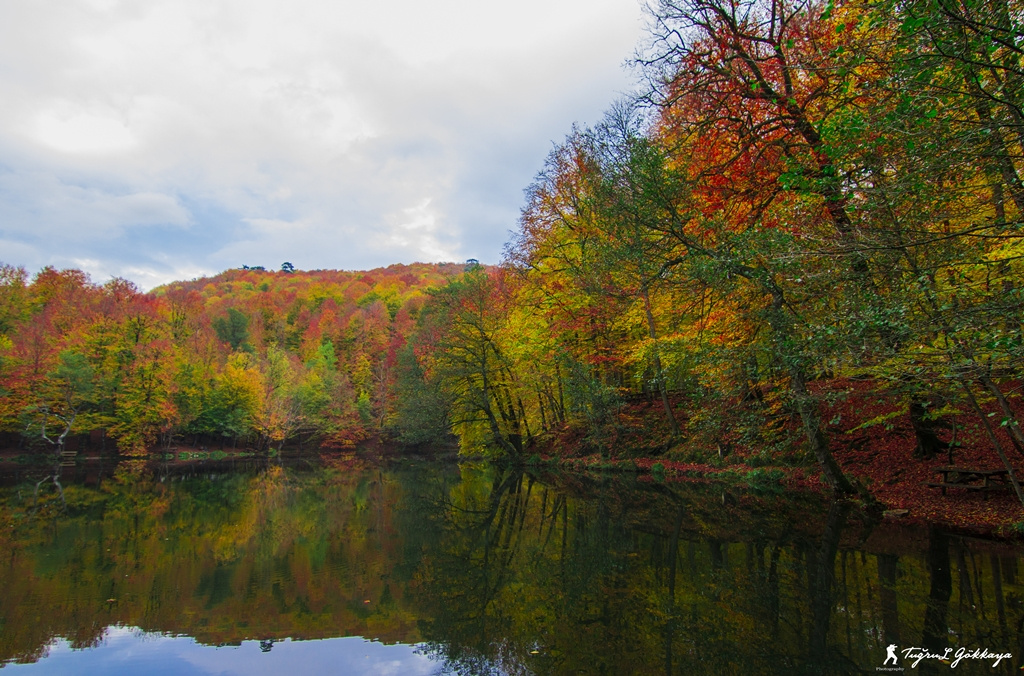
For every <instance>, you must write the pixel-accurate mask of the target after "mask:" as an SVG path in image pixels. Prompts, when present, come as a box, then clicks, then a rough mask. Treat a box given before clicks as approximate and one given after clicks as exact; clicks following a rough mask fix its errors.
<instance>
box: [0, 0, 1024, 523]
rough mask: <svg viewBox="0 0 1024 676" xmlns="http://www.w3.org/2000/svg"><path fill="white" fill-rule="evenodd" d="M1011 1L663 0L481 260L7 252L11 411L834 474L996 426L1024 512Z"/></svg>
mask: <svg viewBox="0 0 1024 676" xmlns="http://www.w3.org/2000/svg"><path fill="white" fill-rule="evenodd" d="M1022 20H1024V6H1022V5H1021V4H1020V3H1019V1H1018V0H874V1H871V2H833V1H829V2H822V1H820V0H807V1H802V0H798V1H796V2H789V1H787V0H732V1H729V0H661V1H660V2H658V3H656V4H653V5H652V8H651V10H650V16H649V26H648V32H647V36H646V38H645V41H644V43H643V44H642V45H641V46H640V47H639V48H638V50H637V54H636V57H635V65H636V68H637V72H638V73H639V74H640V75H641V77H642V81H643V84H642V85H641V86H640V88H639V89H638V93H637V94H636V95H635V96H632V97H629V98H626V99H623V100H621V101H619V102H617V103H614V104H613V105H611V107H610V110H609V112H608V113H607V115H606V117H605V119H604V120H603V121H602V122H601V123H599V124H596V125H594V126H592V127H576V128H574V129H573V130H572V131H571V133H569V135H568V136H567V137H566V138H565V139H564V141H562V142H561V143H560V144H558V145H557V146H556V147H555V149H554V150H553V151H552V152H551V154H550V155H549V157H548V158H547V160H546V162H545V163H544V165H543V168H542V170H541V171H540V172H539V174H538V175H537V178H536V180H535V181H534V183H533V184H532V185H530V186H529V188H528V189H527V191H526V202H525V205H524V207H523V209H522V214H521V218H520V221H519V224H518V227H517V229H516V231H515V233H514V235H513V237H512V239H511V240H510V241H509V243H508V244H507V246H506V250H505V255H504V259H503V261H502V262H501V264H500V265H495V266H482V265H478V264H475V262H470V263H468V264H466V265H463V264H415V265H409V266H397V265H396V266H391V267H389V268H386V269H379V270H374V271H370V272H365V273H355V272H330V271H313V272H302V271H296V270H295V269H294V268H293V267H292V266H291V265H290V264H285V265H284V266H282V269H281V270H280V271H268V270H264V269H262V268H259V267H258V266H257V268H254V269H253V268H250V269H236V270H229V271H227V272H225V273H222V274H221V275H218V276H216V277H213V278H209V279H200V280H194V281H191V282H179V283H174V284H170V285H167V286H164V287H160V288H158V289H155V290H154V291H152V292H150V293H142V292H140V291H139V290H138V289H136V288H135V287H133V286H132V285H131V284H130V283H128V282H125V281H124V280H119V279H114V280H111V281H109V282H107V283H105V284H94V283H92V282H91V281H90V280H89V279H88V278H87V276H86V275H84V274H83V273H81V272H79V271H75V270H55V269H45V270H43V271H41V272H39V273H38V274H36V275H35V276H34V277H32V278H31V279H30V278H29V276H28V274H27V273H26V271H25V270H23V269H21V268H17V267H14V266H5V267H4V268H3V269H2V271H0V390H2V396H0V426H2V430H3V431H4V432H5V433H7V434H8V441H9V442H10V443H11V444H17V445H19V446H21V447H25V446H34V447H36V448H40V449H44V450H45V449H50V450H51V451H53V452H59V451H60V450H63V449H64V447H65V445H66V444H67V443H68V442H69V441H70V440H72V439H88V440H89V443H92V444H95V443H103V440H104V439H106V438H108V437H109V438H110V439H111V440H113V442H116V444H117V446H118V447H119V448H120V449H122V450H123V451H126V452H145V451H146V449H150V448H154V447H157V446H158V445H159V446H162V447H163V448H171V447H174V446H176V445H178V444H182V445H189V446H196V447H203V446H207V447H218V448H224V447H232V448H238V447H242V448H252V449H256V450H268V449H280V448H281V447H282V445H284V444H295V445H298V446H303V445H305V444H309V445H310V446H315V447H325V448H346V447H353V446H356V445H357V444H359V443H360V442H362V441H365V440H367V439H371V438H379V439H388V440H394V441H398V442H400V443H404V444H407V445H417V444H425V443H437V442H443V441H444V440H445V439H446V438H449V435H450V434H454V435H455V437H456V438H457V439H458V442H459V445H460V448H461V449H462V450H464V451H466V452H468V453H474V454H479V453H483V452H486V453H490V454H492V455H496V456H502V457H508V458H512V459H516V460H519V461H527V460H529V459H531V458H536V457H539V456H541V455H549V454H556V455H557V454H559V453H562V454H565V453H567V452H569V451H568V450H567V449H570V450H572V452H574V453H575V452H577V450H578V451H579V452H581V453H582V452H592V453H597V454H599V455H600V456H601V457H604V458H615V457H621V456H623V455H625V456H629V455H630V454H632V455H634V456H664V457H666V458H679V459H685V460H693V461H706V460H709V459H712V460H713V459H718V460H721V459H723V458H726V457H728V456H730V455H731V454H734V455H737V456H740V455H743V456H748V457H749V456H750V455H756V456H757V458H759V460H758V462H760V463H762V464H765V465H769V464H775V463H781V462H786V463H790V462H803V461H805V460H810V462H812V463H814V466H815V467H816V471H820V473H821V478H822V481H823V482H824V484H825V485H826V486H827V487H828V488H830V489H831V490H832V491H834V492H836V493H840V494H848V493H853V492H854V491H855V490H856V486H855V485H854V482H852V481H851V479H850V477H849V476H848V472H847V471H844V468H843V466H842V465H841V463H840V462H838V461H837V460H836V457H835V449H836V441H835V438H834V437H836V436H837V435H839V434H848V433H851V432H857V433H864V434H867V435H869V436H870V435H872V434H874V435H878V436H882V435H885V434H886V433H887V432H890V431H892V430H893V429H903V430H906V432H907V434H908V435H909V436H910V437H911V438H910V440H909V444H908V447H907V449H906V452H907V454H908V455H910V454H913V455H914V456H915V457H918V458H923V459H931V458H934V457H937V456H939V455H943V454H946V453H950V454H951V453H952V452H953V450H952V449H953V448H954V447H959V446H962V445H964V443H965V440H968V439H971V440H973V442H972V443H974V444H975V445H982V446H984V448H985V449H986V450H985V452H986V453H989V454H991V458H992V462H993V463H994V464H997V465H1000V466H1004V467H1006V468H1007V470H1008V471H1009V476H1010V480H1011V483H1012V484H1013V486H1014V488H1015V490H1016V493H1017V495H1018V497H1019V499H1020V501H1021V502H1022V503H1024V492H1021V489H1020V486H1019V484H1018V483H1017V480H1016V478H1015V475H1014V472H1013V467H1012V465H1013V463H1012V456H1016V457H1017V458H1018V459H1019V457H1020V454H1024V432H1022V430H1021V427H1020V423H1019V417H1020V414H1021V412H1020V403H1019V398H1020V386H1021V382H1022V380H1021V366H1022V357H1024V341H1022V323H1021V320H1022V318H1024V314H1022V301H1024V266H1022V260H1021V258H1022V255H1024V241H1022V222H1021V214H1024V183H1022V179H1021V172H1022V170H1024V165H1022V163H1024V156H1022V153H1024V40H1022V35H1024V29H1022ZM842 401H846V402H847V404H845V408H844V406H842V405H837V403H841V402H842ZM850 402H853V403H850ZM857 402H861V403H863V404H864V405H863V406H862V405H861V404H860V403H857ZM866 402H871V406H870V407H869V406H868V405H867V403H866ZM871 407H873V408H871ZM868 408H871V411H872V414H871V415H863V413H864V411H865V410H867V409H868ZM851 410H852V411H854V412H857V413H858V414H861V415H859V417H858V418H857V424H856V425H855V426H853V427H851V425H850V424H849V422H850V421H849V417H850V411H851ZM844 411H845V415H846V416H847V419H846V420H844V419H843V415H844ZM830 412H831V413H830ZM829 416H831V417H829ZM969 431H970V433H969ZM971 434H973V436H970V435H971ZM9 445H10V444H9ZM893 469H895V468H888V469H887V471H889V470H893Z"/></svg>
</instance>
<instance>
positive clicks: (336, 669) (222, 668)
mask: <svg viewBox="0 0 1024 676" xmlns="http://www.w3.org/2000/svg"><path fill="white" fill-rule="evenodd" d="M288 671H291V672H292V673H295V674H354V675H355V676H363V675H366V676H369V675H372V676H392V675H394V676H405V675H406V674H409V675H411V676H418V675H423V676H426V675H427V674H438V673H442V672H443V671H444V670H443V668H442V667H441V665H440V664H438V663H437V662H434V661H432V660H430V659H429V658H428V657H426V656H424V655H421V654H419V653H418V652H417V648H416V646H411V645H405V644H401V643H399V644H395V645H384V644H383V643H377V642H376V641H368V640H366V639H363V638H359V637H347V638H332V639H324V640H318V641H291V640H284V641H281V642H275V643H274V645H273V648H272V649H271V650H270V651H269V652H262V651H261V650H260V643H259V641H244V642H242V645H240V646H225V647H221V648H218V647H214V646H206V645H200V644H198V643H196V642H195V641H194V640H193V639H191V638H189V637H185V636H162V635H160V634H146V633H143V632H141V631H139V630H138V629H132V628H126V627H110V628H109V629H107V633H106V638H105V639H104V641H103V643H101V644H100V645H99V646H97V647H96V648H90V649H88V650H73V649H72V648H71V647H70V646H69V645H68V643H67V641H64V640H63V639H60V640H58V641H56V642H54V644H53V645H51V646H50V648H49V654H48V656H46V657H44V658H43V659H41V660H39V661H38V662H36V663H34V664H6V665H3V672H0V673H4V674H8V673H10V674H18V673H29V674H62V675H63V674H90V676H91V675H93V674H99V675H102V674H131V675H132V676H137V675H138V674H146V676H159V675H160V674H216V675H217V676H236V675H237V676H258V675H259V674H283V673H287V672H288Z"/></svg>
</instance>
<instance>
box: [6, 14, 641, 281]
mask: <svg viewBox="0 0 1024 676" xmlns="http://www.w3.org/2000/svg"><path fill="white" fill-rule="evenodd" d="M640 24H641V21H640V9H639V6H638V5H637V4H634V2H633V0H523V1H521V2H518V3H480V2H470V1H468V0H437V1H436V2H431V3H424V2H413V1H411V0H407V1H402V2H399V1H397V0H396V1H394V2H390V3H386V4H380V3H364V2H337V3H324V2H320V1H319V0H296V1H295V2H291V3H286V4H285V3H279V2H270V1H269V0H79V1H78V2H62V3H56V2H46V1H44V0H8V2H5V3H3V4H2V5H0V90H2V91H4V92H5V104H4V106H2V107H0V239H2V240H7V241H10V242H12V243H16V244H19V246H20V247H21V248H20V249H18V248H11V249H9V250H6V251H9V252H10V253H6V254H0V258H2V257H3V256H5V255H6V256H8V257H10V256H12V255H15V252H20V253H19V254H18V255H27V256H28V258H26V259H24V260H13V261H11V262H13V263H19V264H25V265H27V266H29V267H35V266H38V265H40V264H46V263H50V262H52V261H54V260H69V259H70V258H72V257H77V258H79V259H90V260H94V261H97V265H98V266H99V267H98V268H97V270H98V269H100V268H102V269H103V270H119V271H131V273H130V274H133V275H137V277H136V280H137V281H139V283H140V284H143V285H146V283H145V282H143V281H142V280H143V279H147V280H148V279H156V278H161V277H162V275H165V274H172V273H175V274H176V273H177V272H178V271H182V270H203V271H207V270H216V269H219V268H220V267H223V266H229V265H240V264H242V263H246V264H264V265H268V266H270V265H274V266H276V265H277V264H279V263H280V260H291V261H293V262H295V263H296V265H299V266H300V267H306V268H311V267H345V268H360V267H371V266H374V265H381V264H387V263H390V262H402V261H406V262H408V261H412V260H417V259H419V260H437V259H440V258H456V259H457V258H464V257H469V256H472V257H476V258H481V259H483V260H491V261H494V260H497V259H498V257H499V256H500V250H501V246H502V244H503V242H504V240H505V238H506V233H507V231H508V230H509V229H510V228H512V227H514V224H515V217H516V215H517V214H518V209H519V206H520V201H521V199H522V197H521V196H522V189H523V188H524V187H525V185H526V184H527V183H528V182H529V180H530V178H531V177H532V175H533V174H534V172H535V171H536V170H537V169H538V168H539V167H540V166H541V164H542V162H543V159H544V155H545V154H546V153H547V151H548V149H549V148H550V147H551V143H552V141H554V140H557V139H559V138H561V136H562V135H563V134H564V133H565V132H566V131H568V129H569V127H570V125H571V124H572V123H573V122H574V121H576V120H580V119H582V120H583V121H584V122H590V121H594V120H596V119H597V117H598V116H599V114H600V112H601V111H602V110H603V109H604V108H605V107H607V106H608V105H609V104H610V103H611V101H612V100H613V99H614V98H615V97H616V95H617V92H619V91H621V90H623V89H626V88H627V87H628V82H629V78H628V75H627V74H626V73H625V72H624V71H623V70H622V69H621V68H620V64H621V63H622V62H623V61H624V59H625V58H626V57H627V56H628V55H629V54H630V53H631V51H632V47H633V44H634V43H635V41H636V39H637V37H638V35H639V28H640ZM42 236H47V237H50V241H49V242H48V243H47V246H46V247H43V246H42V244H41V241H40V237H42ZM26 249H29V250H32V251H36V252H37V254H35V257H32V254H29V253H27V252H26ZM42 251H46V253H45V255H44V254H41V253H38V252H42ZM278 259H280V260H278ZM303 259H307V260H308V263H305V264H300V262H299V261H301V260H303ZM95 274H96V273H94V276H95ZM118 274H120V273H118Z"/></svg>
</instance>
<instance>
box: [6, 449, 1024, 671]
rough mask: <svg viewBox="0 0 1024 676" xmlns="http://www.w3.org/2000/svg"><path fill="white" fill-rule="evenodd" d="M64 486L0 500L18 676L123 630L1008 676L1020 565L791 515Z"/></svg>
mask: <svg viewBox="0 0 1024 676" xmlns="http://www.w3.org/2000/svg"><path fill="white" fill-rule="evenodd" d="M64 485H65V497H66V499H67V503H68V507H67V510H66V511H63V510H62V509H61V505H60V503H59V500H58V498H57V497H56V496H55V495H54V496H50V497H49V498H47V497H46V496H43V498H42V499H41V500H40V501H38V502H36V501H34V500H33V498H32V495H31V490H30V489H31V486H32V483H31V478H30V477H22V478H20V483H18V484H16V485H12V486H9V487H7V488H5V489H3V492H2V499H3V501H4V508H3V510H2V512H0V557H2V559H0V585H2V588H3V589H4V590H5V593H4V594H3V596H2V597H0V660H2V661H7V662H13V663H20V664H24V665H25V666H24V667H19V670H20V669H22V668H24V669H26V670H34V669H51V670H52V669H53V668H54V667H53V666H52V665H56V664H58V662H59V663H60V664H62V665H63V664H65V663H67V662H65V660H70V661H71V662H70V663H74V664H77V665H78V666H77V667H76V668H75V670H76V671H88V672H89V673H113V672H114V671H115V670H114V669H113V667H111V666H110V664H112V663H109V664H107V666H104V664H105V663H103V662H102V660H100V659H99V656H101V655H107V654H112V653H110V647H111V644H112V642H114V641H113V640H112V638H111V637H112V636H115V637H116V641H117V642H125V641H132V640H136V641H141V640H143V639H140V638H132V637H137V635H141V632H155V633H156V634H157V635H162V636H164V638H161V639H160V640H159V641H155V640H154V639H146V640H149V641H150V646H151V647H152V645H153V644H155V643H160V642H161V641H162V642H164V643H166V645H167V646H169V647H168V650H170V651H171V653H174V654H177V653H175V652H174V651H178V652H179V653H180V652H182V650H179V648H180V646H181V645H184V644H183V643H181V642H183V641H184V642H186V643H187V644H188V645H189V646H191V647H190V648H189V649H188V650H186V651H184V652H189V654H195V655H198V654H205V652H206V651H210V650H213V648H212V646H221V647H222V648H221V649H220V650H221V651H222V652H223V651H224V650H225V649H226V648H224V647H225V646H240V647H239V648H237V649H236V653H235V654H237V655H240V654H243V653H244V654H245V655H247V656H250V654H251V656H250V657H247V658H246V659H247V660H248V659H254V660H255V661H256V662H258V661H259V658H260V657H261V656H268V655H272V654H273V655H277V654H280V653H281V652H282V651H281V650H279V649H280V648H282V647H283V646H287V650H288V651H289V654H290V655H291V657H290V661H291V663H292V664H294V665H295V666H299V667H300V666H301V665H303V664H306V665H307V666H309V667H310V668H312V669H313V670H314V671H315V670H317V668H316V667H315V665H314V662H315V661H316V660H318V659H320V657H318V656H322V655H324V654H328V653H331V652H332V651H336V652H337V655H338V658H337V659H339V660H340V659H342V658H343V654H344V649H343V646H352V645H363V644H367V645H375V646H382V647H383V648H387V649H388V650H391V651H399V652H397V653H395V654H396V655H397V654H401V655H402V656H403V657H402V658H401V659H399V658H397V657H396V658H395V659H397V660H398V662H397V664H400V665H401V664H406V663H404V662H402V659H406V657H408V656H409V655H415V656H416V657H415V659H416V660H419V661H416V662H409V663H408V664H406V666H403V667H401V669H399V671H398V672H396V673H413V672H412V671H410V670H412V669H414V668H415V669H420V668H423V669H427V668H429V670H428V671H425V672H423V673H453V674H454V673H458V674H577V673H587V674H722V673H754V674H759V673H808V674H821V673H837V674H841V673H861V672H864V671H869V672H875V671H876V668H877V667H881V666H882V665H883V661H884V660H885V659H886V655H887V650H886V647H887V646H890V645H893V646H897V648H898V651H899V652H900V659H901V661H900V665H901V666H907V667H909V664H910V663H909V661H908V660H906V659H904V657H905V656H904V654H903V652H902V651H904V650H907V649H910V648H914V647H916V648H919V649H922V650H926V651H928V652H929V653H931V654H945V651H946V650H947V649H949V650H950V651H951V652H950V655H954V654H955V651H956V650H957V649H960V648H964V649H975V648H978V649H987V650H989V651H990V652H998V653H1012V655H1013V657H1012V658H1011V659H1005V660H1002V661H1001V662H1000V664H999V665H998V667H996V668H993V667H992V666H991V665H992V663H993V662H994V660H991V659H990V660H981V659H964V660H962V661H961V662H960V663H959V664H958V666H957V673H965V672H966V673H1004V674H1008V673H1010V672H1014V671H1015V670H1016V669H1018V668H1019V667H1020V666H1021V659H1020V658H1021V653H1022V651H1024V644H1022V639H1024V632H1022V625H1024V608H1022V604H1021V586H1020V584H1019V582H1018V579H1017V578H1018V572H1017V571H1018V562H1019V560H1020V551H1019V550H1017V549H1015V548H1012V547H1009V546H1007V545H1003V544H999V543H993V542H984V541H979V540H972V539H969V538H964V537H960V536H956V535H953V534H950V533H948V532H945V531H942V530H941V529H938V528H931V529H908V528H894V527H891V526H885V527H883V526H878V525H876V524H874V523H871V522H870V521H866V520H865V519H864V518H863V517H862V516H861V515H860V513H859V512H857V511H855V510H853V509H852V508H851V507H850V506H849V505H844V504H835V505H829V504H823V503H821V502H819V501H817V500H816V499H814V498H808V497H804V498H800V499H792V498H789V499H783V498H782V497H781V496H778V495H773V494H759V493H756V492H744V491H739V490H736V489H723V488H721V487H715V486H708V485H692V484H690V485H675V484H673V485H662V484H657V483H645V482H640V481H637V480H635V479H633V478H623V477H616V478H594V477H583V476H578V475H554V474H548V475H545V474H523V473H521V472H517V471H513V470H509V469H497V468H493V467H468V466H466V467H462V468H457V467H454V466H439V465H430V464H426V463H414V464H404V465H399V466H396V467H392V468H389V469H383V468H379V467H366V466H361V465H359V464H357V463H356V462H355V461H352V460H349V461H333V462H327V463H323V464H317V465H316V466H312V465H303V466H297V467H288V468H285V467H281V466H279V465H273V464H271V465H268V464H266V463H265V462H264V463H263V464H258V463H250V464H236V465H235V466H234V467H225V466H219V467H206V468H203V469H201V470H199V471H196V470H191V471H188V472H183V471H182V470H180V469H175V468H173V467H171V466H170V465H165V466H163V467H158V468H156V469H155V470H154V469H152V468H146V467H141V466H135V467H132V466H127V465H122V466H119V467H118V468H117V469H116V470H114V473H113V474H112V475H111V476H109V477H106V478H104V477H103V476H98V477H96V476H93V477H92V478H90V479H89V480H87V481H85V482H79V483H75V482H72V481H65V482H64ZM26 486H28V487H29V490H27V491H26ZM111 627H138V628H139V631H136V632H135V633H133V632H131V631H124V630H120V629H113V630H112V629H111ZM112 632H113V633H112ZM343 636H352V637H364V638H366V639H373V640H375V641H379V642H380V643H372V644H369V643H367V642H366V641H362V640H360V641H359V642H358V644H357V643H354V642H352V641H355V639H353V640H352V641H350V642H348V643H339V642H337V641H329V640H327V639H331V638H336V637H343ZM126 637H127V638H126ZM167 637H191V638H187V639H186V638H167ZM314 639H315V640H314ZM383 644H388V645H386V646H384V645H383ZM126 645H127V644H126ZM206 646H211V647H206ZM415 646H419V647H415ZM73 649H75V650H77V649H90V650H84V651H78V652H71V651H72V650H73ZM105 651H106V652H105ZM190 651H191V652H190ZM238 651H241V652H238ZM325 651H326V652H325ZM46 655H49V657H46ZM197 659H198V658H197ZM266 659H268V660H269V659H270V658H269V657H267V658H266ZM275 659H278V658H275ZM410 659H411V658H410ZM392 661H394V660H392ZM214 662H216V661H214ZM169 663H170V662H167V664H169ZM264 664H269V662H267V663H264ZM48 665H49V666H48ZM410 665H418V666H410ZM9 666H13V664H12V665H9ZM382 668H383V667H381V668H378V669H377V671H374V672H367V673H383V672H381V671H380V669H382ZM396 668H397V667H396ZM949 668H950V666H949V663H942V662H940V661H938V660H937V659H924V660H922V661H920V662H919V664H918V665H917V668H916V669H914V670H912V671H920V672H921V673H938V672H940V671H945V670H947V669H949ZM306 670H307V671H308V670H309V669H306ZM909 670H910V669H909V668H908V671H909ZM249 673H252V671H251V670H250V672H249Z"/></svg>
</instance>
